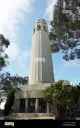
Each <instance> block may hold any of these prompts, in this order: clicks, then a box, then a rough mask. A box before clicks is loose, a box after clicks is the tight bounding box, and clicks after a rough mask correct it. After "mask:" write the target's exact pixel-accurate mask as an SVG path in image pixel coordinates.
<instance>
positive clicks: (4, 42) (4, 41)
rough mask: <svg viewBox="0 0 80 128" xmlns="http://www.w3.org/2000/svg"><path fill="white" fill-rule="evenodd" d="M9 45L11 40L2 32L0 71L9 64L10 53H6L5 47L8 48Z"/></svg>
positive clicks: (0, 35) (0, 38)
mask: <svg viewBox="0 0 80 128" xmlns="http://www.w3.org/2000/svg"><path fill="white" fill-rule="evenodd" d="M9 45H10V42H9V40H8V39H6V38H5V37H4V36H3V35H2V34H0V71H1V70H2V68H3V67H5V66H7V64H8V62H7V61H6V60H7V58H8V55H7V54H5V48H8V46H9Z"/></svg>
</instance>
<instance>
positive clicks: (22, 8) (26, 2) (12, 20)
mask: <svg viewBox="0 0 80 128" xmlns="http://www.w3.org/2000/svg"><path fill="white" fill-rule="evenodd" d="M32 2H35V0H0V33H1V34H3V35H4V36H5V37H6V38H8V39H9V41H10V43H11V44H10V46H9V48H8V49H7V51H6V52H7V54H8V55H9V57H10V59H12V60H13V59H15V58H16V57H17V56H18V55H19V52H20V51H21V49H20V47H19V46H18V44H17V30H18V27H19V26H18V23H19V22H20V21H23V20H24V18H25V17H26V15H27V14H28V13H29V12H30V11H31V4H32Z"/></svg>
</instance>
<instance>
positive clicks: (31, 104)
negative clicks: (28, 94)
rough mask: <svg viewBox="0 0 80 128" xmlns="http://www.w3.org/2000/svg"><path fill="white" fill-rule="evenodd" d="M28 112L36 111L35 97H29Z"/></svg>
mask: <svg viewBox="0 0 80 128" xmlns="http://www.w3.org/2000/svg"><path fill="white" fill-rule="evenodd" d="M28 113H35V98H31V99H29V107H28Z"/></svg>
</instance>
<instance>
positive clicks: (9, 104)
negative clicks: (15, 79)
mask: <svg viewBox="0 0 80 128" xmlns="http://www.w3.org/2000/svg"><path fill="white" fill-rule="evenodd" d="M15 91H16V90H15V89H13V90H12V91H10V92H9V93H8V95H7V101H6V103H5V107H4V111H3V114H4V115H5V116H7V115H8V114H9V113H10V111H11V108H12V106H13V101H14V98H15Z"/></svg>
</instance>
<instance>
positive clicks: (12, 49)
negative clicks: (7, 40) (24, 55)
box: [6, 43, 21, 60]
mask: <svg viewBox="0 0 80 128" xmlns="http://www.w3.org/2000/svg"><path fill="white" fill-rule="evenodd" d="M20 52H21V49H20V48H19V46H18V45H17V44H16V43H11V44H10V46H9V47H8V49H6V53H7V54H8V56H9V58H10V59H11V60H15V59H16V58H17V56H18V55H19V53H20Z"/></svg>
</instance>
